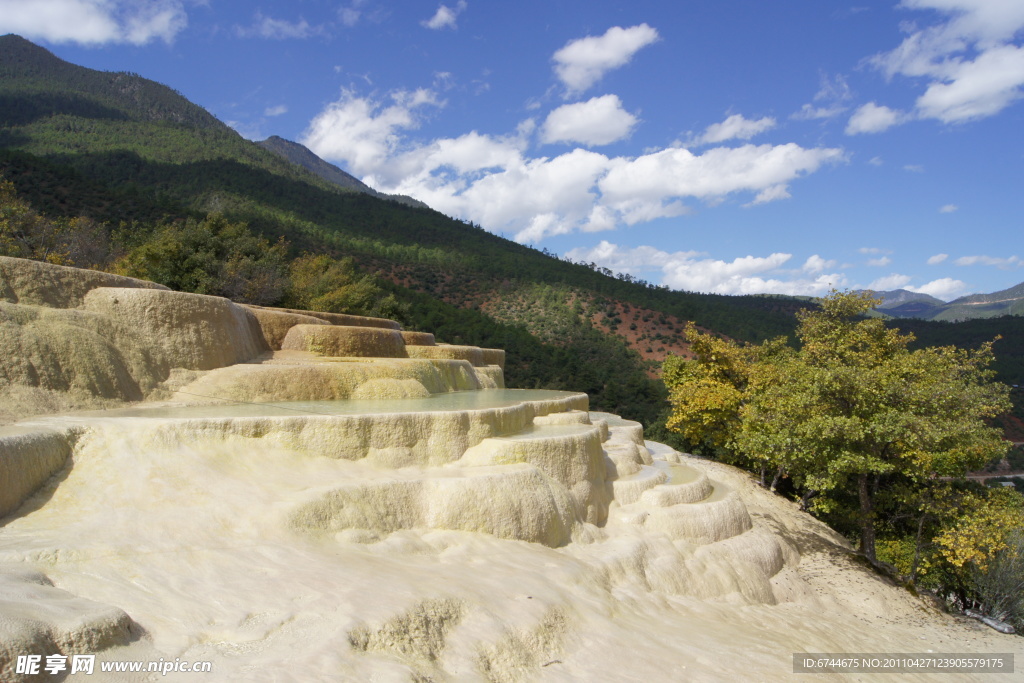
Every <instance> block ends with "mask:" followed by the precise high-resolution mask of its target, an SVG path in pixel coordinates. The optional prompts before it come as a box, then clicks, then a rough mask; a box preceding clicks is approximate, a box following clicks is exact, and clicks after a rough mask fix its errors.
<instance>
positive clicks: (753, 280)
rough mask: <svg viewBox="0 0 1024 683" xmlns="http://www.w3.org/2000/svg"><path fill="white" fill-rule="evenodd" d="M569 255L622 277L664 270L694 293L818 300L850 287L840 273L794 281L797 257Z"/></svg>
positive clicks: (646, 251)
mask: <svg viewBox="0 0 1024 683" xmlns="http://www.w3.org/2000/svg"><path fill="white" fill-rule="evenodd" d="M566 256H568V257H569V258H571V259H573V260H576V261H584V262H587V263H591V262H592V263H597V264H598V265H601V266H604V267H606V268H610V269H611V270H613V271H617V272H626V273H634V274H635V273H643V272H645V271H651V270H657V269H660V270H661V272H662V284H665V285H667V286H669V287H671V288H673V289H682V290H687V291H691V292H711V293H715V294H760V293H770V294H789V295H804V296H815V295H821V294H825V293H826V292H828V290H829V289H830V288H831V287H839V286H843V285H845V284H846V280H845V278H844V277H843V276H842V275H841V274H838V273H830V274H822V275H819V276H817V277H814V278H806V277H799V276H798V277H795V278H794V277H793V275H792V273H791V272H790V271H785V270H782V266H783V265H785V264H786V263H787V262H788V261H789V260H790V259H791V258H792V254H784V253H775V254H771V255H769V256H764V257H758V256H744V257H740V258H736V259H733V260H732V261H722V260H720V259H714V258H700V257H701V256H703V254H701V253H699V252H693V251H677V252H673V253H669V252H665V251H661V250H660V249H656V248H654V247H649V246H640V247H634V248H624V247H619V246H618V245H616V244H612V243H610V242H607V241H601V243H600V244H598V245H597V246H596V247H593V248H591V249H583V248H577V249H573V250H572V251H570V252H568V253H567V254H566Z"/></svg>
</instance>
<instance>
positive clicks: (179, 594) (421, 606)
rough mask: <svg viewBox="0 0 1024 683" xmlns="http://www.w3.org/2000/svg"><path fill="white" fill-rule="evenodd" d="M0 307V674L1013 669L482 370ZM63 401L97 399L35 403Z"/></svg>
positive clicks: (397, 338) (18, 300)
mask: <svg viewBox="0 0 1024 683" xmlns="http://www.w3.org/2000/svg"><path fill="white" fill-rule="evenodd" d="M0 297H2V300H0V316H2V317H0V335H4V336H3V340H4V348H5V349H8V350H10V352H9V353H8V354H6V355H4V356H3V357H2V358H0V372H2V374H0V379H2V384H0V406H4V407H5V408H6V409H7V410H8V411H9V414H15V415H24V414H26V413H27V412H34V413H40V412H48V413H51V414H49V415H38V414H36V415H35V416H34V417H31V418H26V419H22V420H21V421H19V422H17V423H16V424H13V425H10V426H7V427H0V514H7V517H5V518H4V519H3V520H2V527H0V679H2V680H5V681H7V680H11V681H21V680H31V677H30V676H28V675H25V674H22V673H19V672H17V671H16V662H17V658H18V657H19V656H21V655H25V654H36V655H41V656H43V657H45V656H47V655H54V654H62V655H65V656H70V655H73V654H96V655H97V656H98V658H99V660H100V661H101V662H102V661H105V660H126V659H132V660H150V661H157V660H160V659H163V660H164V661H178V660H181V661H188V662H199V661H202V662H210V663H211V665H212V667H213V672H214V676H215V678H216V679H218V680H243V679H244V680H268V681H269V680H281V679H284V678H294V679H296V680H371V679H388V680H390V679H394V680H409V679H414V680H427V679H433V680H460V681H461V680H489V681H517V680H547V679H552V680H555V679H557V680H569V679H571V680H622V679H636V680H686V679H700V680H715V679H725V678H737V677H739V678H744V679H759V680H779V679H786V678H788V677H789V676H790V675H791V673H792V671H793V668H792V667H793V660H792V654H793V653H796V652H836V653H842V652H846V653H851V652H924V651H932V652H936V653H941V652H950V653H952V652H970V653H982V652H1015V653H1018V654H1022V655H1024V646H1021V645H1020V642H1021V641H1019V640H1018V639H1014V638H1012V637H1008V636H1002V635H1000V634H997V633H995V632H994V631H990V630H987V629H985V627H983V626H980V625H976V623H975V622H971V623H963V622H961V621H957V620H955V619H954V618H952V617H949V616H947V615H944V614H941V613H939V612H937V611H935V610H934V608H931V607H929V606H926V605H924V604H923V603H920V602H918V601H917V599H915V598H913V597H911V596H910V595H909V594H907V593H906V592H905V591H902V590H900V589H898V588H895V587H893V586H891V585H889V584H888V583H887V582H885V581H884V580H882V579H880V578H879V577H878V576H876V575H875V574H873V573H871V572H870V571H869V570H867V569H865V568H864V567H862V566H861V565H858V564H856V563H855V562H853V561H852V559H851V553H850V551H849V549H848V548H847V546H846V543H845V542H844V540H843V539H842V538H840V537H838V536H837V535H836V534H834V533H833V532H831V531H830V530H828V529H827V528H825V527H824V526H822V525H821V524H819V523H817V522H815V521H814V520H813V519H811V518H810V517H808V516H806V515H804V514H802V513H799V512H798V511H797V510H796V509H795V508H794V506H793V505H791V504H790V503H788V502H786V501H783V500H781V499H779V498H777V497H774V496H772V495H770V494H769V493H767V492H765V491H763V490H761V489H760V488H758V487H757V486H755V485H754V483H753V482H752V481H751V480H750V479H749V478H748V477H747V476H746V475H745V474H744V473H742V472H740V471H738V470H735V469H733V468H729V467H726V466H723V465H719V464H716V463H712V462H708V461H705V460H701V459H698V458H694V457H692V456H687V455H685V454H681V453H677V452H675V451H673V450H672V449H670V448H667V447H665V446H662V445H659V444H655V443H651V442H645V441H644V440H643V429H642V426H641V425H639V424H637V423H635V422H630V421H627V420H622V419H621V418H618V417H616V416H614V415H609V414H606V413H596V412H590V411H588V402H587V397H586V395H585V394H579V393H572V392H551V391H517V390H505V389H503V372H502V366H503V363H504V353H503V352H502V351H501V350H498V349H480V348H476V347H471V346H454V345H445V344H439V343H437V342H436V340H435V339H434V338H433V336H432V335H430V334H427V333H411V332H405V331H403V330H401V329H400V326H398V325H397V323H394V322H393V321H387V320H380V319H374V318H355V317H352V316H341V315H330V314H321V313H315V312H301V311H286V310H277V309H259V308H249V307H243V306H239V305H236V304H234V303H232V302H230V301H228V300H226V299H221V298H217V297H207V296H201V295H193V294H183V293H179V292H171V291H168V290H165V289H161V288H159V287H156V286H153V285H152V284H151V283H144V282H141V281H131V280H127V279H124V278H114V277H113V276H108V275H105V274H101V273H91V272H89V271H80V270H76V269H69V268H61V267H57V266H49V265H45V264H37V263H31V262H24V261H18V260H15V259H3V260H0ZM47 397H49V398H50V399H51V402H50V403H47V402H46V401H45V400H43V399H44V398H47ZM129 404H131V407H127V406H129ZM86 405H91V406H104V407H113V406H119V409H117V410H105V411H97V412H93V413H67V414H59V411H61V410H65V409H66V408H68V407H69V406H86ZM203 676H207V677H208V676H209V674H195V675H187V674H181V675H179V676H178V680H202V679H203ZM97 680H103V678H102V676H99V675H98V676H97ZM111 680H113V679H111Z"/></svg>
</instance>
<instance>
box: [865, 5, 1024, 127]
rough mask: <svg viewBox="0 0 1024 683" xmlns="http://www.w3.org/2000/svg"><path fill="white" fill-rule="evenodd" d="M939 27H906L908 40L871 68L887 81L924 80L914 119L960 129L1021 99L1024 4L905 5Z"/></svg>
mask: <svg viewBox="0 0 1024 683" xmlns="http://www.w3.org/2000/svg"><path fill="white" fill-rule="evenodd" d="M902 6H903V7H904V8H907V9H914V10H934V11H936V12H938V13H939V14H940V15H942V16H943V21H941V22H939V23H937V24H933V25H929V26H925V27H923V28H922V27H920V26H919V25H918V24H916V23H915V24H907V27H908V28H907V33H908V35H907V37H906V38H905V39H904V40H903V42H902V43H901V44H900V45H899V46H898V47H897V48H896V49H894V50H892V51H890V52H887V53H883V54H879V55H875V56H874V57H873V58H872V60H871V62H872V63H873V64H874V65H875V66H876V67H877V68H879V69H880V70H882V71H883V72H884V73H885V74H886V75H887V76H888V77H890V78H891V77H892V76H895V75H902V76H909V77H914V78H924V79H926V80H927V81H928V86H927V88H926V90H925V92H924V93H923V94H922V95H921V96H920V97H918V99H917V102H916V114H917V115H918V116H919V117H922V118H934V119H938V120H940V121H943V122H945V123H958V122H962V121H969V120H972V119H978V118H984V117H987V116H992V115H994V114H997V113H999V112H1000V111H1002V110H1003V109H1005V108H1006V107H1007V106H1009V105H1010V104H1011V103H1012V102H1014V101H1015V100H1017V99H1019V98H1020V97H1022V95H1024V92H1022V87H1024V48H1022V47H1021V45H1019V44H1017V43H1015V42H1014V39H1015V37H1016V36H1017V35H1018V34H1019V32H1020V31H1021V30H1022V29H1024V3H1021V2H1017V1H1016V0H903V2H902Z"/></svg>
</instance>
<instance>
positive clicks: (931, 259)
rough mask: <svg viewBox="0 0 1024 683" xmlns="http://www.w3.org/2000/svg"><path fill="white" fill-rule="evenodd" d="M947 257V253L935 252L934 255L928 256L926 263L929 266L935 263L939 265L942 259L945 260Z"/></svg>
mask: <svg viewBox="0 0 1024 683" xmlns="http://www.w3.org/2000/svg"><path fill="white" fill-rule="evenodd" d="M948 258H949V254H935V255H934V256H929V257H928V265H929V266H937V265H939V264H940V263H942V262H943V261H945V260H946V259H948Z"/></svg>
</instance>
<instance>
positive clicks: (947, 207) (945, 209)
mask: <svg viewBox="0 0 1024 683" xmlns="http://www.w3.org/2000/svg"><path fill="white" fill-rule="evenodd" d="M959 208H960V207H959V206H957V205H956V204H943V205H942V206H940V207H939V213H953V212H954V211H956V210H957V209H959Z"/></svg>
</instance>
